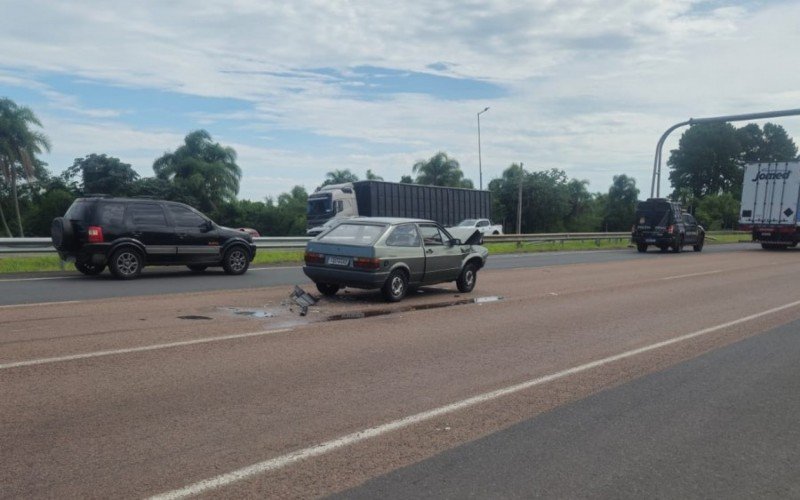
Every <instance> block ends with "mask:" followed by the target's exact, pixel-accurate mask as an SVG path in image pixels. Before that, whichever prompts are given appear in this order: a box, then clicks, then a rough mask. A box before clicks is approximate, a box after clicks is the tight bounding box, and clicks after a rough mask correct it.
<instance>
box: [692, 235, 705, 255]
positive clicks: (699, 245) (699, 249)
mask: <svg viewBox="0 0 800 500" xmlns="http://www.w3.org/2000/svg"><path fill="white" fill-rule="evenodd" d="M705 244H706V236H705V235H703V236H700V241H698V242H697V244H696V245H695V246H693V247H692V248H694V251H695V252H702V251H703V245H705Z"/></svg>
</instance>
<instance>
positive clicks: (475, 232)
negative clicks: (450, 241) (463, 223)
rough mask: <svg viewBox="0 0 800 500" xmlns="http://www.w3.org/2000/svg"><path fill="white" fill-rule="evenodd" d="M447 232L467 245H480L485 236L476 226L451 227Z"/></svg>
mask: <svg viewBox="0 0 800 500" xmlns="http://www.w3.org/2000/svg"><path fill="white" fill-rule="evenodd" d="M447 232H448V233H450V236H452V237H453V238H458V239H459V240H461V242H462V243H464V244H465V245H478V244H480V242H481V238H482V237H483V234H482V233H481V231H480V230H479V229H477V228H474V227H451V228H448V229H447Z"/></svg>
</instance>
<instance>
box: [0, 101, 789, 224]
mask: <svg viewBox="0 0 800 500" xmlns="http://www.w3.org/2000/svg"><path fill="white" fill-rule="evenodd" d="M41 128H42V124H41V122H40V121H39V120H38V118H37V117H36V115H35V114H34V113H33V111H31V110H30V109H29V108H27V107H24V106H19V105H18V104H16V103H15V102H13V101H11V100H9V99H0V236H9V237H11V236H47V235H49V231H50V223H51V221H52V219H53V218H54V217H57V216H60V215H63V214H64V212H65V211H66V209H67V208H68V207H69V205H70V204H71V203H72V201H73V200H74V199H75V198H76V197H80V196H86V195H90V194H106V195H111V196H132V197H152V198H157V199H167V200H174V201H180V202H183V203H186V204H188V205H191V206H194V207H196V208H197V209H199V210H201V211H202V212H204V213H206V214H207V215H208V216H210V217H211V218H212V219H214V220H215V221H217V222H218V223H220V224H223V225H227V226H232V227H252V228H255V229H256V230H258V231H259V232H260V233H261V234H262V235H265V236H287V235H302V234H305V229H306V220H305V213H306V201H307V197H308V193H307V191H306V189H305V188H304V187H302V186H295V187H294V188H292V189H291V190H290V191H289V192H288V193H283V194H280V195H279V196H277V198H272V197H267V198H265V199H264V200H263V201H251V200H240V199H238V198H237V195H238V193H239V188H240V183H241V180H242V171H241V167H240V166H239V165H238V164H237V155H236V151H234V150H233V148H231V147H228V146H225V145H222V144H220V143H218V142H215V141H214V140H213V138H212V136H211V135H210V134H209V133H208V132H207V131H205V130H196V131H193V132H190V133H189V134H187V135H186V137H185V138H184V141H183V144H180V145H179V146H178V147H177V148H176V149H175V150H174V151H170V152H167V153H164V154H163V155H162V156H161V157H159V158H156V159H155V160H154V162H153V166H152V168H153V175H152V176H149V177H142V176H140V175H139V174H138V173H137V172H136V171H135V170H134V169H133V167H132V166H131V165H130V164H128V163H125V162H123V161H122V160H121V159H119V158H114V157H111V156H107V155H105V154H97V153H92V154H88V155H87V156H84V157H82V158H77V159H75V161H74V162H73V164H72V165H71V166H69V167H68V168H66V169H64V170H63V172H62V173H61V174H59V175H53V174H52V173H51V172H50V171H49V170H48V165H47V164H46V163H44V162H42V161H41V160H40V159H39V158H38V157H37V156H38V155H40V154H42V153H43V152H45V151H49V150H50V147H51V144H50V141H49V140H48V138H47V137H46V136H45V135H44V133H43V132H42V131H41V130H40V129H41ZM796 157H797V147H796V146H795V144H794V141H793V140H792V139H791V138H790V137H789V136H788V134H787V133H786V131H785V130H784V129H783V128H782V127H781V126H779V125H774V124H771V123H767V124H765V125H764V127H763V129H762V128H761V127H759V126H758V125H755V124H749V125H745V126H743V127H741V128H738V129H737V128H735V127H733V126H732V125H730V124H727V123H725V124H706V125H694V126H692V127H690V128H689V129H688V130H687V131H686V132H684V134H683V135H682V137H681V139H680V143H679V146H678V148H677V149H675V150H673V151H671V153H670V158H669V161H668V162H667V165H668V167H669V168H670V174H669V180H670V182H671V184H672V186H673V192H672V194H671V195H670V197H671V198H672V199H675V200H678V201H681V202H683V203H684V205H685V206H686V207H687V208H688V209H689V210H690V211H692V212H693V213H694V214H695V216H696V217H697V218H698V219H699V220H700V221H701V223H703V224H705V225H706V226H707V227H710V228H712V229H720V228H734V227H735V224H736V220H737V219H738V211H739V198H740V196H741V182H742V175H743V166H744V163H746V162H751V161H761V162H766V161H788V160H792V159H794V158H796ZM364 179H366V180H384V179H383V177H381V176H380V175H377V174H376V173H374V172H372V170H367V171H366V174H365V176H364ZM358 180H359V177H358V175H356V174H355V173H353V172H352V171H351V170H350V169H347V168H345V169H336V170H331V171H330V172H328V173H327V174H326V176H325V178H324V179H323V180H322V183H321V184H320V186H318V187H317V189H319V188H321V187H323V186H326V185H329V184H339V183H345V182H355V181H358ZM399 182H402V183H409V184H413V183H416V184H423V185H435V186H450V187H460V188H467V189H473V188H474V185H473V183H472V181H471V180H470V179H468V178H466V177H465V175H464V173H463V171H462V170H461V167H460V164H459V162H458V161H457V160H456V159H455V158H453V157H451V156H449V155H448V154H447V153H445V152H443V151H440V152H438V153H436V154H434V155H433V156H432V157H430V158H429V159H427V160H419V161H417V162H415V163H414V164H413V165H412V166H411V170H410V173H409V174H404V175H402V176H401V178H400V179H399ZM488 190H489V191H490V192H491V193H492V203H493V207H492V214H493V218H494V219H495V220H494V222H495V223H501V224H503V226H504V228H505V230H506V231H507V232H513V231H515V230H516V221H517V217H518V210H519V209H520V208H519V207H520V203H519V200H520V198H521V200H522V202H521V217H520V219H521V229H522V232H524V233H534V232H564V231H571V232H585V231H592V232H594V231H625V230H627V229H629V228H630V225H631V222H632V219H633V213H634V210H635V205H636V201H637V199H638V198H639V189H638V188H637V187H636V182H635V180H634V179H633V178H632V177H629V176H628V175H626V174H619V175H616V176H614V178H613V182H612V185H611V186H610V188H609V189H608V191H607V192H594V193H593V192H590V191H589V183H588V181H585V180H580V179H570V178H569V177H568V176H567V174H566V172H565V171H563V170H560V169H550V170H540V171H537V170H533V169H525V168H523V166H522V165H520V164H512V165H510V166H508V167H507V168H506V169H505V170H504V171H503V172H502V174H501V176H500V177H498V178H495V179H492V180H490V181H489V184H488ZM520 193H521V197H520Z"/></svg>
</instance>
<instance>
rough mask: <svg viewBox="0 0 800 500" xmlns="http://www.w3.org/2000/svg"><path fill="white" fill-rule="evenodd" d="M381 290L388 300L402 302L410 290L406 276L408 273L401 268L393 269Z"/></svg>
mask: <svg viewBox="0 0 800 500" xmlns="http://www.w3.org/2000/svg"><path fill="white" fill-rule="evenodd" d="M381 292H382V293H383V298H384V299H386V301H387V302H400V301H401V300H403V297H405V296H406V293H407V292H408V278H407V277H406V273H404V272H403V271H401V270H399V269H396V270H394V271H392V273H391V274H390V275H389V278H387V279H386V283H384V284H383V288H381Z"/></svg>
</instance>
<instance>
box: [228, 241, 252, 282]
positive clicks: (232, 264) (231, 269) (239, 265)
mask: <svg viewBox="0 0 800 500" xmlns="http://www.w3.org/2000/svg"><path fill="white" fill-rule="evenodd" d="M248 267H250V259H249V258H248V255H247V251H246V250H245V249H244V247H242V246H241V245H236V246H234V247H231V248H229V249H228V251H227V252H225V256H224V257H223V258H222V268H223V269H224V270H225V272H226V273H228V274H234V275H238V274H244V272H245V271H247V268H248Z"/></svg>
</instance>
